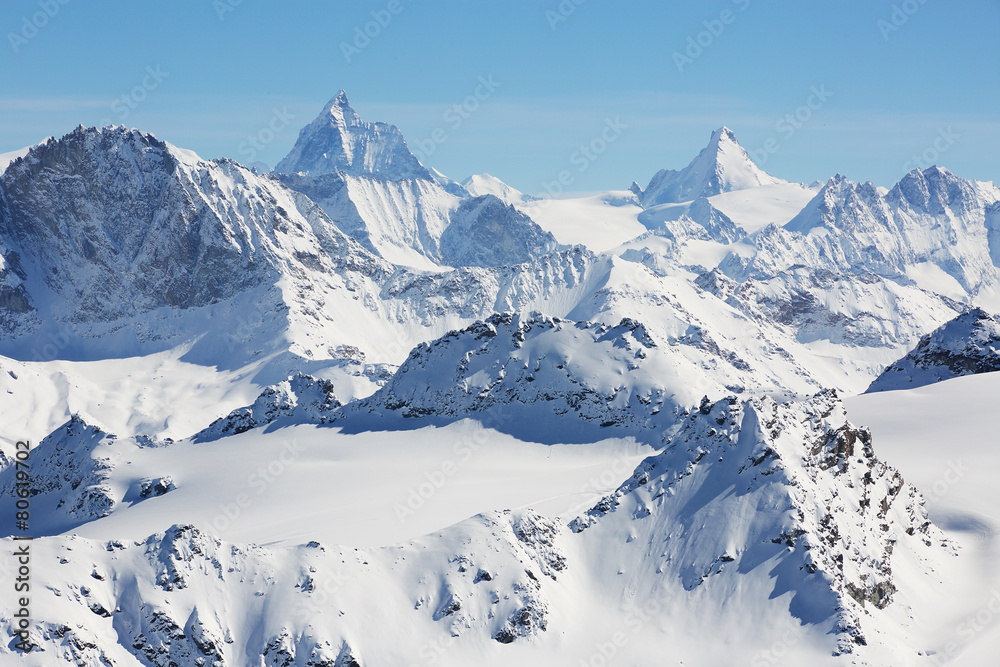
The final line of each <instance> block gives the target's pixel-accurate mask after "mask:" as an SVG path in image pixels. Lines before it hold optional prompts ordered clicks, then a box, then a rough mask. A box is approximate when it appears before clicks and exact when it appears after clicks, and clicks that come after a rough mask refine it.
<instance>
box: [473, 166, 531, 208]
mask: <svg viewBox="0 0 1000 667" xmlns="http://www.w3.org/2000/svg"><path fill="white" fill-rule="evenodd" d="M462 187H464V188H465V189H466V190H468V192H469V194H471V195H472V196H473V197H478V196H480V195H494V196H495V197H499V198H500V199H502V200H503V201H504V202H505V203H507V204H520V203H523V202H524V201H525V199H526V197H525V195H524V193H523V192H521V191H520V190H517V189H516V188H512V187H511V186H509V185H507V184H506V183H504V182H503V181H501V180H500V179H499V178H497V177H496V176H493V175H492V174H487V173H482V174H473V175H472V176H469V177H468V178H467V179H465V180H464V181H462Z"/></svg>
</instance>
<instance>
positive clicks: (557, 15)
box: [0, 0, 1000, 193]
mask: <svg viewBox="0 0 1000 667" xmlns="http://www.w3.org/2000/svg"><path fill="white" fill-rule="evenodd" d="M998 26H1000V0H991V1H985V0H969V1H963V2H944V0H905V1H902V0H898V1H896V2H883V1H877V0H843V1H838V2H802V1H799V2H764V1H763V0H710V1H705V2H664V1H662V0H660V1H658V2H644V1H634V2H628V1H626V0H616V1H614V2H612V1H611V0H538V1H528V0H503V1H495V2H491V1H486V0H479V1H475V2H473V1H466V2H463V1H459V0H377V1H374V2H360V1H359V2H355V1H353V0H334V1H327V2H292V1H287V2H265V1H264V0H171V1H170V2H134V1H129V2H124V1H123V2H116V1H101V0H92V1H88V2H85V1H84V0H4V2H3V3H0V31H2V34H3V43H2V44H0V153H3V152H6V151H11V150H16V149H19V148H21V147H24V146H28V145H31V144H34V143H36V142H38V141H39V140H41V139H43V138H45V137H47V136H50V135H52V136H62V135H63V134H65V133H67V132H69V131H71V130H72V129H73V128H74V127H76V126H77V125H79V124H83V125H86V126H90V125H98V126H100V125H106V124H111V123H114V124H125V125H128V126H131V127H137V128H139V129H141V130H144V131H147V132H152V133H153V134H155V135H156V136H157V137H159V138H161V139H164V140H166V141H169V142H171V143H173V144H175V145H177V146H181V147H183V148H188V149H191V150H194V151H195V152H197V153H198V154H199V155H201V156H202V157H204V158H216V157H231V158H234V159H236V160H239V161H241V162H244V163H251V162H255V161H261V162H264V163H266V164H268V165H269V166H272V167H273V166H274V165H275V164H276V163H277V162H278V161H279V160H280V159H281V158H282V157H283V156H284V155H285V154H286V153H287V152H288V150H289V149H290V148H291V147H292V145H293V144H294V142H295V139H296V137H297V134H298V130H299V129H300V128H301V127H302V126H304V125H306V124H307V123H309V122H310V121H311V120H312V119H313V118H314V117H315V116H316V115H317V114H318V113H319V112H320V110H321V109H322V107H323V105H324V104H325V103H326V101H327V100H329V99H330V98H332V97H333V96H334V95H336V93H337V92H338V91H339V90H340V89H344V90H346V91H347V93H348V96H349V98H350V101H351V103H352V105H353V106H354V107H355V109H356V110H357V111H358V113H359V114H360V115H361V116H362V117H363V118H364V119H366V120H381V121H385V122H389V123H392V124H394V125H396V126H398V127H399V128H400V129H401V130H402V131H403V133H404V135H405V136H406V138H407V141H408V143H409V145H410V147H411V149H413V150H414V152H415V153H416V154H417V156H418V157H419V158H420V159H421V161H422V162H424V164H426V165H428V166H432V167H434V168H436V169H438V170H440V171H441V172H443V173H445V174H447V175H449V176H451V177H452V178H455V179H457V180H462V179H464V178H465V177H466V176H468V175H470V174H473V173H481V172H489V173H491V174H493V175H495V176H497V177H499V178H501V179H502V180H504V181H506V182H507V183H509V184H510V185H512V186H514V187H516V188H518V189H520V190H522V191H525V192H528V193H546V192H549V193H551V192H553V190H554V185H555V184H556V183H557V179H558V177H559V174H560V173H561V172H564V171H567V170H568V171H569V172H570V174H571V178H570V179H568V181H569V182H568V183H567V184H566V185H565V188H563V189H565V190H566V191H573V192H585V191H595V190H608V189H624V188H626V187H628V185H629V184H630V183H631V182H632V181H633V180H636V181H638V182H639V183H640V184H641V185H643V186H645V184H646V183H647V182H648V180H649V178H650V177H651V176H652V175H653V174H654V173H655V172H656V171H657V170H659V169H662V168H671V169H680V168H682V167H683V166H684V165H686V164H687V163H688V162H689V161H690V160H691V159H692V158H693V157H694V156H695V155H697V153H698V151H699V150H701V148H703V147H704V146H705V144H706V143H707V142H708V139H709V136H710V135H711V133H712V131H713V130H714V129H716V128H718V127H720V126H722V125H726V126H728V127H729V128H731V129H732V130H733V131H734V132H735V134H736V136H737V138H738V140H739V141H740V143H741V144H742V145H743V146H744V147H745V148H746V149H747V150H748V151H749V152H750V154H751V156H752V157H753V159H754V160H755V161H756V162H757V163H758V165H760V166H762V168H764V169H765V170H766V171H768V172H769V173H771V174H773V175H775V176H778V177H780V178H784V179H787V180H792V181H799V182H805V183H808V182H812V181H815V180H824V181H825V180H826V179H828V178H829V177H831V176H833V175H834V174H836V173H841V174H844V175H845V176H847V177H848V178H850V179H852V180H855V181H866V180H871V181H873V182H875V183H876V184H878V185H884V186H891V185H892V184H893V183H895V182H896V181H898V180H899V178H901V177H902V176H903V174H905V173H906V172H907V171H909V170H910V169H912V168H914V167H927V166H930V165H931V164H938V165H941V166H945V167H947V168H949V169H951V170H952V171H953V172H955V173H956V174H958V175H959V176H964V177H967V178H975V179H978V180H993V181H994V182H997V183H1000V160H998V159H997V156H998V155H1000V85H998V84H1000V39H997V38H996V32H997V29H998Z"/></svg>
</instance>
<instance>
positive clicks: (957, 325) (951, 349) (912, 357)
mask: <svg viewBox="0 0 1000 667" xmlns="http://www.w3.org/2000/svg"><path fill="white" fill-rule="evenodd" d="M993 371H1000V321H997V318H996V317H994V316H992V315H990V314H989V313H987V312H986V311H984V310H983V309H982V308H971V309H969V310H967V311H966V312H964V313H962V314H961V315H959V316H958V317H956V318H955V319H953V320H950V321H949V322H946V323H945V324H943V325H941V326H940V327H938V328H937V329H935V330H934V331H932V332H930V333H929V334H927V335H926V336H924V337H922V338H921V339H920V342H919V343H917V346H916V347H915V348H913V349H912V350H911V351H910V352H909V353H908V354H907V355H906V356H905V357H903V358H902V359H900V360H898V361H896V362H894V363H893V364H891V365H889V366H888V367H887V368H886V369H885V370H884V371H883V372H882V374H881V375H879V376H878V377H877V378H875V381H874V382H872V384H871V386H870V387H869V388H868V391H869V392H873V391H890V390H894V389H912V388H914V387H922V386H924V385H927V384H932V383H934V382H940V381H941V380H947V379H949V378H955V377H961V376H963V375H973V374H976V373H992V372H993Z"/></svg>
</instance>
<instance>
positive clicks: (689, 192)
mask: <svg viewBox="0 0 1000 667" xmlns="http://www.w3.org/2000/svg"><path fill="white" fill-rule="evenodd" d="M781 183H785V181H782V180H781V179H778V178H775V177H774V176H771V175H770V174H768V173H766V172H765V171H763V170H761V169H760V168H759V167H758V166H757V165H756V164H754V162H753V160H751V159H750V155H749V154H747V152H746V151H745V150H744V149H743V147H742V146H740V143H739V142H738V141H737V140H736V135H735V134H734V133H733V131H732V130H730V129H729V128H728V127H726V126H725V125H723V126H722V127H720V128H719V129H717V130H715V131H714V132H712V136H711V138H710V139H709V142H708V145H707V146H705V148H703V149H702V150H701V152H700V153H698V156H697V157H696V158H695V159H694V160H692V161H691V162H690V163H689V164H688V166H687V167H685V168H684V169H682V170H681V171H673V170H669V169H664V170H661V171H659V172H657V173H656V175H654V176H653V178H652V179H651V180H650V181H649V185H648V186H647V187H646V190H645V191H644V192H643V194H642V204H643V206H647V207H648V206H654V205H656V204H667V203H680V202H685V201H693V200H695V199H699V198H700V197H712V196H714V195H718V194H721V193H723V192H731V191H733V190H747V189H750V188H755V187H759V186H762V185H777V184H781Z"/></svg>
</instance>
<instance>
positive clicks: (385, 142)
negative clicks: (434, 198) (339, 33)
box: [274, 90, 431, 181]
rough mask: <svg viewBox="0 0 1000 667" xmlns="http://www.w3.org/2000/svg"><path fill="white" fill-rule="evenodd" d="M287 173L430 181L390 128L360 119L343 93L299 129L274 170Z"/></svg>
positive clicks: (392, 127) (396, 129) (401, 138)
mask: <svg viewBox="0 0 1000 667" xmlns="http://www.w3.org/2000/svg"><path fill="white" fill-rule="evenodd" d="M274 171H277V172H281V173H285V174H297V173H302V174H305V175H307V176H309V175H313V176H318V175H320V174H329V173H331V172H335V171H341V172H344V173H347V174H351V175H353V176H361V175H367V176H380V177H383V178H386V179H389V180H395V181H398V180H403V179H409V178H419V179H427V180H430V178H431V175H430V172H428V171H427V169H426V168H425V167H424V166H423V165H421V164H420V161H419V160H417V158H416V157H414V155H413V153H411V152H410V149H409V148H407V147H406V140H405V139H403V134H402V132H400V131H399V129H398V128H397V127H396V126H394V125H389V124H387V123H381V122H366V121H363V120H361V117H360V116H358V114H357V112H356V111H354V109H353V108H352V107H351V105H350V103H349V102H348V101H347V93H346V92H345V91H343V90H341V91H340V92H339V93H337V95H336V96H335V97H334V98H333V99H331V100H330V101H329V102H327V103H326V106H324V107H323V110H322V111H321V112H320V114H319V115H318V116H317V117H316V118H315V120H313V121H312V122H311V123H309V125H306V126H305V127H304V128H302V131H301V132H299V138H298V140H297V141H296V142H295V145H294V146H293V147H292V150H291V152H290V153H289V154H288V155H286V156H285V157H284V159H282V160H281V161H280V162H279V163H278V164H277V165H275V167H274Z"/></svg>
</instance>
